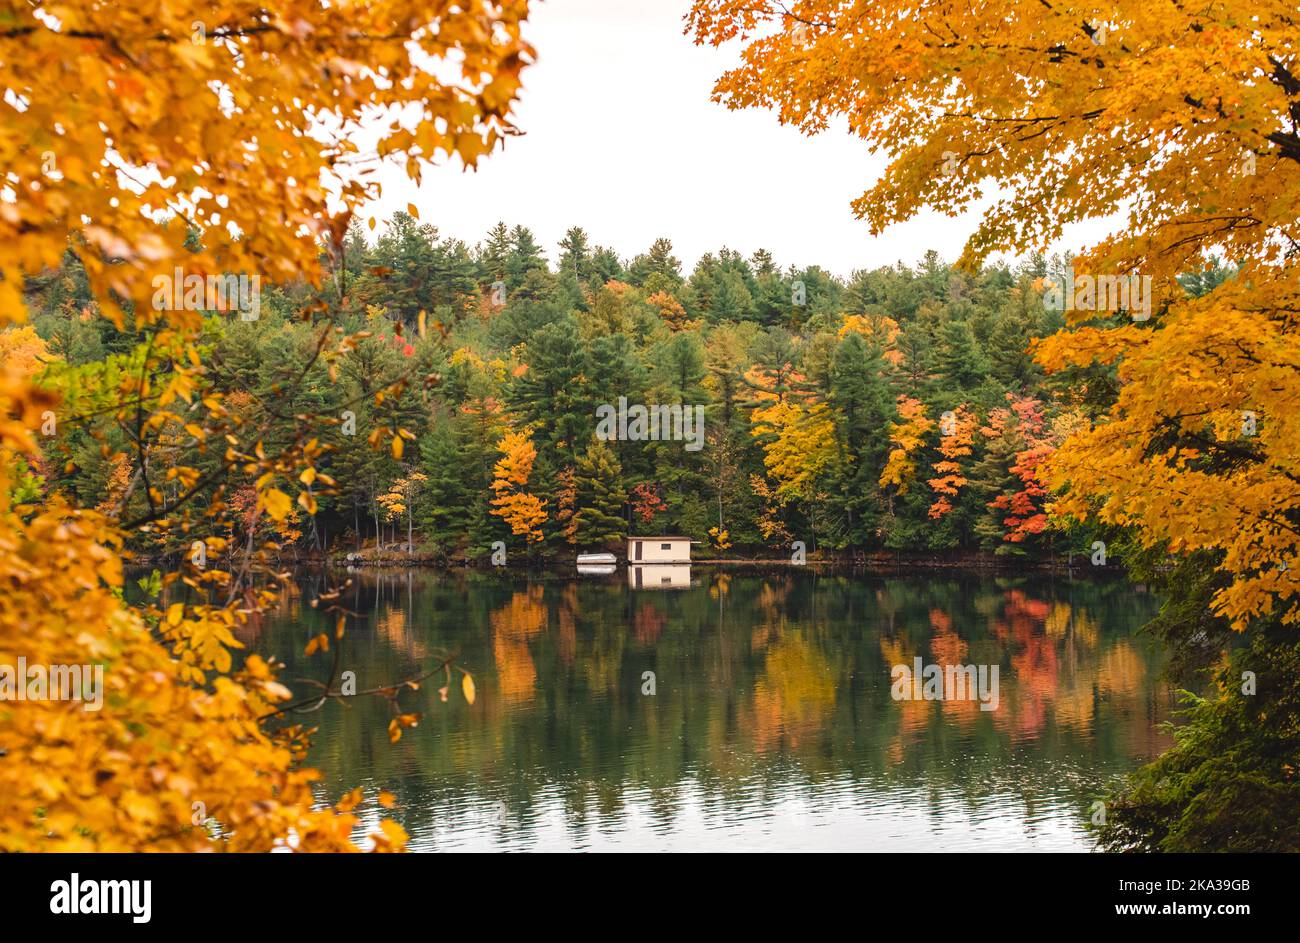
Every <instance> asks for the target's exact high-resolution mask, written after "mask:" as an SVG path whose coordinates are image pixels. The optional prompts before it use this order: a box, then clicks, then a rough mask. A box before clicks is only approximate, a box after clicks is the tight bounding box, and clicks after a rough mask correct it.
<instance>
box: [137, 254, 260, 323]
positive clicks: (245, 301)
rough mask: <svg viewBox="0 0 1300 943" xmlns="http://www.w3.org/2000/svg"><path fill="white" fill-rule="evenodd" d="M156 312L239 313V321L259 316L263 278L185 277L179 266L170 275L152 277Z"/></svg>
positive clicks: (242, 276) (255, 276)
mask: <svg viewBox="0 0 1300 943" xmlns="http://www.w3.org/2000/svg"><path fill="white" fill-rule="evenodd" d="M152 284H153V290H154V291H153V308H154V310H155V311H238V312H239V319H240V320H241V321H256V320H257V319H258V318H259V317H260V316H261V313H262V276H260V275H253V276H252V277H249V276H248V275H206V276H205V275H199V274H198V273H195V272H191V273H190V274H189V275H186V274H185V272H184V270H183V269H181V267H180V266H177V267H176V270H175V272H174V273H173V274H171V275H155V276H154V277H153V282H152Z"/></svg>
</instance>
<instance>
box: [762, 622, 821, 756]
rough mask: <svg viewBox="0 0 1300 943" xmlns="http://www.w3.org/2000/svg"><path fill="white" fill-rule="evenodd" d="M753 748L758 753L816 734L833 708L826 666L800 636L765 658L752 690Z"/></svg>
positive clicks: (788, 638) (785, 641) (794, 635)
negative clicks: (761, 670) (778, 744)
mask: <svg viewBox="0 0 1300 943" xmlns="http://www.w3.org/2000/svg"><path fill="white" fill-rule="evenodd" d="M753 703H754V748H755V750H757V751H758V752H760V753H762V752H765V751H766V750H768V749H770V748H771V747H772V746H774V745H775V744H777V743H780V742H782V741H788V742H789V744H790V746H791V747H793V748H797V747H798V746H799V739H800V737H802V736H805V735H807V734H809V733H813V732H815V731H817V730H819V729H821V727H822V725H823V723H824V722H825V719H826V715H827V714H829V713H830V711H831V708H832V707H834V705H835V680H834V678H833V676H832V674H831V670H830V665H828V664H827V662H826V659H825V658H823V657H822V655H821V653H820V652H818V651H817V650H816V649H814V648H813V647H812V645H810V644H809V642H808V641H807V639H805V638H804V637H803V634H802V633H792V634H790V635H787V636H786V637H785V638H783V639H781V640H780V641H779V642H777V643H776V644H775V645H774V646H772V648H770V649H769V650H768V652H767V657H766V659H765V661H764V664H763V675H762V677H760V678H759V679H758V681H757V683H756V684H755V685H754V699H753Z"/></svg>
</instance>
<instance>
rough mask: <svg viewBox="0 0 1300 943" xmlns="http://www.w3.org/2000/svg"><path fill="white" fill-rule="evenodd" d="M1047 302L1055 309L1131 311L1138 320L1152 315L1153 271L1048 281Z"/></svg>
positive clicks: (1068, 272)
mask: <svg viewBox="0 0 1300 943" xmlns="http://www.w3.org/2000/svg"><path fill="white" fill-rule="evenodd" d="M1044 285H1045V286H1046V289H1045V290H1044V292H1043V304H1045V305H1046V306H1047V307H1048V308H1050V309H1051V310H1053V311H1121V310H1122V311H1127V312H1128V313H1129V315H1130V317H1132V318H1133V320H1134V321H1146V320H1149V319H1150V317H1151V276H1150V275H1079V276H1076V275H1075V274H1074V266H1072V265H1071V266H1069V267H1068V268H1066V270H1065V277H1064V278H1062V279H1048V280H1047V281H1046V282H1044Z"/></svg>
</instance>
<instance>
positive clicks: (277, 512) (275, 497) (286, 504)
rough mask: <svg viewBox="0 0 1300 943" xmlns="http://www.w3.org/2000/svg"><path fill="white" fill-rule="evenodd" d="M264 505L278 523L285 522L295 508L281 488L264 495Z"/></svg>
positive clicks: (273, 489)
mask: <svg viewBox="0 0 1300 943" xmlns="http://www.w3.org/2000/svg"><path fill="white" fill-rule="evenodd" d="M262 503H263V504H264V505H265V506H266V513H267V514H270V515H271V518H272V519H273V520H276V521H282V520H284V519H285V517H287V516H288V514H289V511H290V509H292V508H293V500H292V499H291V498H290V497H289V496H288V495H287V494H285V493H284V492H283V491H281V490H280V489H279V488H272V489H271V490H269V491H267V492H266V493H265V494H263V495H262Z"/></svg>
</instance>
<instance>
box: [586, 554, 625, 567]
mask: <svg viewBox="0 0 1300 943" xmlns="http://www.w3.org/2000/svg"><path fill="white" fill-rule="evenodd" d="M617 562H618V559H617V558H616V557H615V556H614V555H613V554H612V553H580V554H578V566H610V565H612V564H614V563H617Z"/></svg>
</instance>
